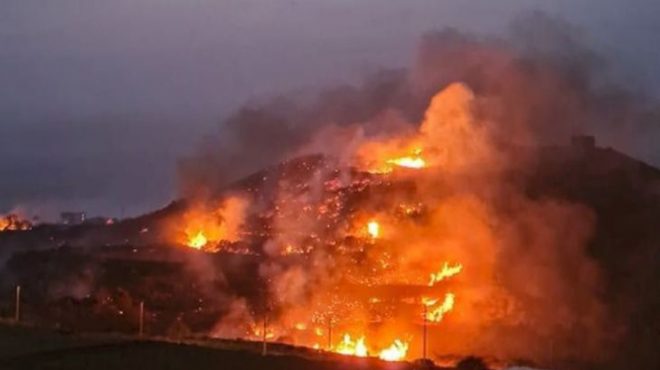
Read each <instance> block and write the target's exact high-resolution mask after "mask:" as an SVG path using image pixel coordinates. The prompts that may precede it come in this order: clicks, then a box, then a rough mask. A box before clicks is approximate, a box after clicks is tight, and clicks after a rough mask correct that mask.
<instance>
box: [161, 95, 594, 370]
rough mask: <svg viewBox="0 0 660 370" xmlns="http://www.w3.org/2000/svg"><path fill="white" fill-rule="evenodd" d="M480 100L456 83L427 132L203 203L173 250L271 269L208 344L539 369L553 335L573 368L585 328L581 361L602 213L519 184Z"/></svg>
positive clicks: (368, 145) (427, 122)
mask: <svg viewBox="0 0 660 370" xmlns="http://www.w3.org/2000/svg"><path fill="white" fill-rule="evenodd" d="M474 104H475V97H474V94H473V93H472V92H471V91H470V89H469V88H468V87H467V86H465V85H463V84H453V85H450V86H449V87H447V88H445V89H443V90H442V91H440V92H439V93H438V94H437V95H436V96H435V97H434V98H433V99H432V101H431V103H430V107H429V109H428V110H427V112H426V115H425V118H424V120H423V122H422V123H421V124H420V126H419V130H418V131H417V132H409V133H407V134H405V135H400V136H390V137H378V138H374V139H365V140H364V141H362V142H361V143H359V145H354V146H351V147H348V146H347V148H346V150H347V152H346V153H343V155H342V156H341V158H348V159H346V160H343V161H339V160H335V159H332V158H331V157H307V158H303V159H300V160H296V161H292V162H290V163H288V164H286V165H285V167H283V168H282V170H281V171H278V172H275V173H264V174H262V175H260V176H261V177H258V176H254V177H253V178H252V179H250V180H251V182H250V183H249V184H245V187H243V188H238V189H230V190H228V191H227V192H225V193H224V194H221V195H218V196H216V197H211V198H200V199H196V200H194V201H193V202H192V203H191V207H189V208H188V210H187V211H186V212H185V213H184V214H183V216H182V218H180V219H178V220H175V222H173V223H172V224H171V225H170V227H169V228H170V230H171V231H170V232H171V234H173V235H180V237H177V238H175V239H171V241H172V242H176V243H178V244H180V245H185V246H187V247H190V248H194V249H202V250H204V251H208V252H219V251H224V252H229V253H239V254H246V255H255V256H258V257H259V260H260V262H259V265H258V268H257V270H256V271H254V272H252V273H255V274H258V279H259V280H260V281H261V284H262V285H263V290H262V292H261V293H260V294H259V297H258V298H255V297H248V296H234V297H232V298H231V303H230V308H229V312H228V313H227V314H225V315H223V316H222V317H220V318H219V321H218V324H217V325H216V327H215V328H214V330H213V332H212V334H213V335H214V336H219V337H241V338H247V339H250V338H251V339H261V338H262V337H264V336H265V337H266V338H268V339H270V340H274V341H284V342H289V343H292V344H296V345H303V346H308V347H313V348H323V349H326V350H330V351H335V352H338V353H344V354H353V355H357V356H367V355H372V356H379V357H381V358H383V359H387V360H404V359H413V358H417V357H421V356H425V355H424V353H426V349H425V347H426V346H428V348H429V351H430V353H434V354H447V353H487V354H492V355H497V356H501V357H503V358H515V357H524V356H531V357H534V358H536V359H541V360H543V359H547V358H548V357H547V356H550V355H551V354H550V353H548V352H547V347H546V345H545V343H546V338H548V337H551V338H555V340H556V342H555V343H556V345H555V346H554V347H553V349H552V351H553V353H552V355H553V356H562V357H571V356H577V355H578V353H576V352H575V351H576V348H572V347H571V346H570V345H568V343H571V342H572V341H575V340H578V338H581V336H582V335H585V334H586V333H588V335H589V338H590V339H589V340H588V341H584V342H583V347H582V348H580V349H579V352H580V353H579V355H584V353H585V351H596V349H597V348H598V346H600V345H601V344H602V342H601V341H600V339H601V338H602V335H601V334H602V333H601V329H600V328H601V327H602V326H601V324H602V323H603V320H604V319H605V311H604V308H603V305H602V304H601V303H600V302H599V300H598V299H597V298H596V294H595V292H596V289H597V286H598V281H599V273H598V269H597V268H596V265H595V264H594V263H593V262H592V261H591V260H590V259H589V258H588V257H586V255H585V253H584V250H585V248H586V245H587V242H588V240H589V238H590V236H591V233H592V228H593V215H592V213H591V212H590V211H589V209H588V208H586V207H584V206H581V205H579V204H575V203H572V202H569V201H566V200H562V199H532V198H529V197H528V196H527V195H526V194H525V192H524V190H523V189H519V188H516V186H515V185H514V184H513V183H511V181H510V179H509V177H508V175H507V174H508V171H510V170H512V167H513V165H512V164H511V163H510V162H508V161H507V156H508V155H510V152H507V151H505V150H504V149H501V148H499V147H498V146H497V145H495V143H494V142H493V141H492V139H491V137H490V135H489V131H488V130H489V127H488V125H487V123H485V122H480V121H479V120H478V119H477V118H476V117H475V116H474V115H473V113H472V112H473V108H474ZM550 303H552V304H550ZM264 322H265V324H264ZM262 324H263V325H265V327H263V325H262ZM264 330H265V331H264ZM484 333H488V334H487V335H484ZM559 338H561V339H559Z"/></svg>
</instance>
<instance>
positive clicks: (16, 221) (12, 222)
mask: <svg viewBox="0 0 660 370" xmlns="http://www.w3.org/2000/svg"><path fill="white" fill-rule="evenodd" d="M31 228H32V223H31V222H30V221H28V220H24V219H22V218H21V217H19V216H18V215H15V214H8V215H5V216H1V215H0V232H3V231H25V230H30V229H31Z"/></svg>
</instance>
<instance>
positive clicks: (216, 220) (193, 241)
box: [181, 196, 248, 250]
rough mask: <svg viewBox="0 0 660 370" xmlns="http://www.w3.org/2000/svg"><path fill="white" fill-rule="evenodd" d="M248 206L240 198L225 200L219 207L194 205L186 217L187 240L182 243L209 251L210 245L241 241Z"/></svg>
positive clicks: (184, 230) (184, 232) (184, 221)
mask: <svg viewBox="0 0 660 370" xmlns="http://www.w3.org/2000/svg"><path fill="white" fill-rule="evenodd" d="M247 206H248V204H247V201H246V200H245V199H243V198H241V197H238V196H234V197H230V198H228V199H226V200H224V201H223V202H222V203H220V205H219V206H217V207H210V206H208V205H205V204H196V205H194V206H193V207H191V208H190V209H189V210H188V211H187V212H186V214H185V215H184V219H183V224H184V227H183V234H184V235H185V239H183V240H182V241H181V243H182V244H185V245H186V246H188V247H190V248H194V249H204V250H208V249H209V248H208V246H209V244H210V243H217V242H220V241H229V242H234V241H237V240H239V239H240V235H239V234H240V229H241V227H242V224H243V220H244V217H245V212H246V209H247Z"/></svg>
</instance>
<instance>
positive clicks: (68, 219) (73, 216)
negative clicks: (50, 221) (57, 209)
mask: <svg viewBox="0 0 660 370" xmlns="http://www.w3.org/2000/svg"><path fill="white" fill-rule="evenodd" d="M85 219H86V215H85V212H62V213H60V221H61V222H62V224H64V225H80V224H82V223H83V222H85Z"/></svg>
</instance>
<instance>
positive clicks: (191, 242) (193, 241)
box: [186, 231, 209, 249]
mask: <svg viewBox="0 0 660 370" xmlns="http://www.w3.org/2000/svg"><path fill="white" fill-rule="evenodd" d="M208 242H209V241H208V239H207V238H206V236H205V235H204V232H202V231H199V232H198V233H197V234H195V235H193V236H192V237H191V238H188V242H187V243H186V245H188V246H189V247H190V248H195V249H202V248H203V247H204V246H205V245H206V244H207V243H208Z"/></svg>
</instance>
